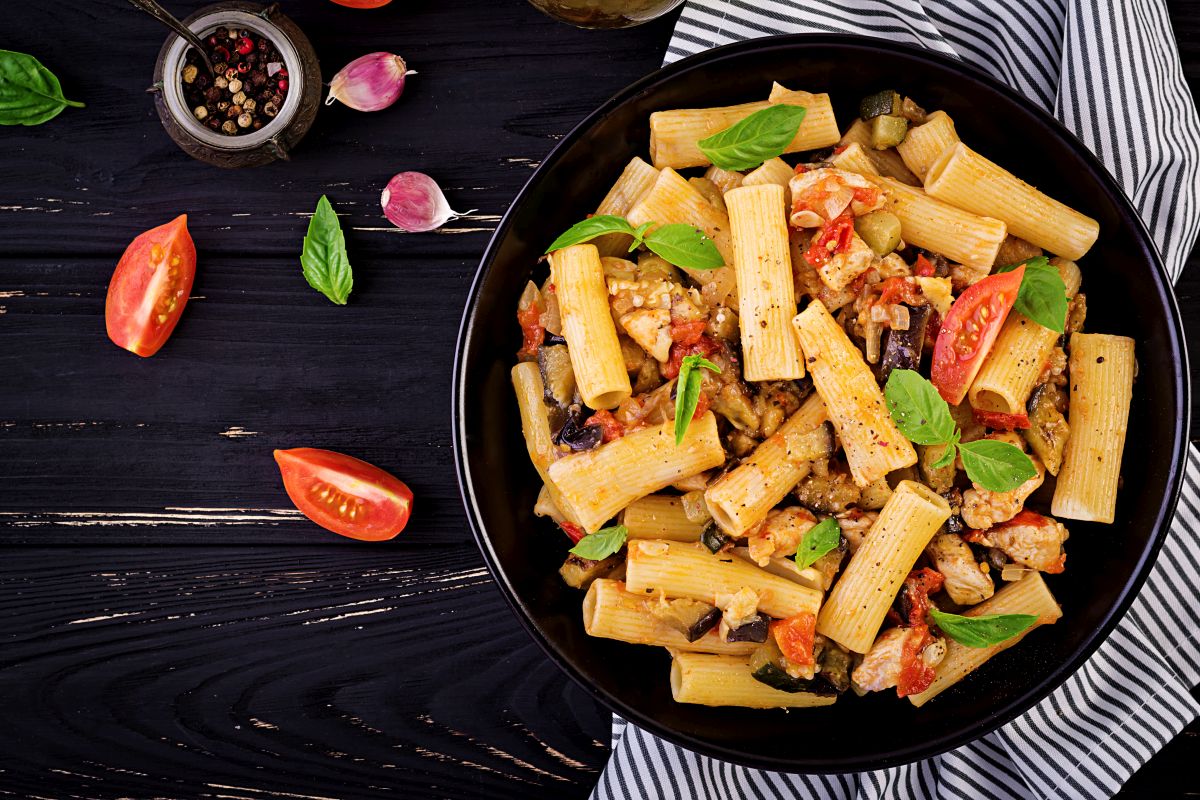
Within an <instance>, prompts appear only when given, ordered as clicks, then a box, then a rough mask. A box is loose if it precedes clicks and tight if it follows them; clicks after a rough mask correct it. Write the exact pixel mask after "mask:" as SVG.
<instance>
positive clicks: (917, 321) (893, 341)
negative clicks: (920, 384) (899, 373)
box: [879, 304, 929, 383]
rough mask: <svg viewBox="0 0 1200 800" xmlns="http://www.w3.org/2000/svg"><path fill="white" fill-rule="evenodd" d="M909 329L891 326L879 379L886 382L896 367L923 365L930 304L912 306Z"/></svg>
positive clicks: (910, 308) (904, 367)
mask: <svg viewBox="0 0 1200 800" xmlns="http://www.w3.org/2000/svg"><path fill="white" fill-rule="evenodd" d="M904 307H905V308H907V309H908V329H907V330H903V331H898V330H895V329H894V328H889V329H888V332H887V338H886V339H885V340H884V345H883V358H882V359H881V360H880V362H879V381H880V382H881V383H886V382H887V379H888V376H889V375H891V374H892V370H894V369H914V370H915V369H917V368H919V367H920V366H921V351H922V350H923V349H924V347H925V325H926V324H927V323H928V322H929V306H910V305H907V304H906V305H905V306H904Z"/></svg>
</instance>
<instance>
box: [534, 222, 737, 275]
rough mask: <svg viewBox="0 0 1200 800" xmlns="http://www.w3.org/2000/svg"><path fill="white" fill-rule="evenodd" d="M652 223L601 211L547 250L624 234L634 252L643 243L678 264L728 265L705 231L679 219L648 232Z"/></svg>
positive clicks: (712, 267) (559, 238) (575, 227)
mask: <svg viewBox="0 0 1200 800" xmlns="http://www.w3.org/2000/svg"><path fill="white" fill-rule="evenodd" d="M653 225H654V223H653V222H645V223H643V224H641V225H639V226H638V227H636V228H635V227H633V225H631V224H629V220H627V219H625V218H624V217H618V216H616V215H615V214H599V215H597V216H594V217H588V218H587V219H585V220H583V221H582V222H576V223H575V224H574V225H572V226H571V227H570V228H568V229H567V230H566V232H564V233H563V234H562V235H561V236H559V237H558V238H557V239H555V240H554V241H553V242H551V244H550V246H549V247H547V248H546V252H547V253H550V252H553V251H555V250H561V249H562V248H564V247H570V246H571V245H574V244H583V243H584V242H589V241H591V240H592V239H595V238H596V237H597V236H604V235H606V234H609V233H624V234H627V235H629V236H632V237H633V244H631V245H630V246H629V252H631V253H632V252H633V251H634V250H636V249H638V247H640V246H641V245H643V244H644V245H646V247H647V248H649V249H650V252H651V253H654V254H655V255H657V256H660V257H661V258H663V259H664V260H666V261H668V262H670V263H672V264H674V265H675V266H677V267H684V268H685V269H716V268H717V267H723V266H725V259H723V258H721V253H720V252H718V250H717V246H716V245H715V244H713V240H712V239H710V238H708V236H707V235H705V233H704V232H703V231H701V230H697V229H696V228H693V227H692V226H691V225H685V224H683V223H681V222H677V223H674V224H671V225H660V226H659V227H658V228H655V229H654V230H653V231H651V232H650V233H647V231H649V230H650V228H651V226H653Z"/></svg>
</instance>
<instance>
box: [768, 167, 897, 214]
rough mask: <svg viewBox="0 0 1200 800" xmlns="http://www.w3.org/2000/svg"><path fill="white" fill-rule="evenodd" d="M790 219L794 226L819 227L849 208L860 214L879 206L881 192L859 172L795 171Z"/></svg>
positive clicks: (828, 168) (833, 170)
mask: <svg viewBox="0 0 1200 800" xmlns="http://www.w3.org/2000/svg"><path fill="white" fill-rule="evenodd" d="M788 187H789V188H790V189H791V191H792V213H791V220H790V221H791V223H792V225H793V226H794V227H797V228H819V227H820V226H822V225H824V224H825V223H826V222H828V221H830V220H831V219H834V218H835V217H838V216H840V215H841V214H842V212H844V211H845V210H846V208H847V207H849V208H850V211H851V213H853V214H854V215H855V216H861V215H862V214H866V213H868V212H870V211H874V210H876V209H877V208H880V207H882V206H883V201H884V193H883V192H882V191H881V190H880V189H878V188H876V186H875V185H874V184H873V183H871V182H870V181H868V180H867V179H866V178H864V177H863V176H861V175H858V174H856V173H853V172H846V171H845V170H840V169H833V168H830V167H822V168H820V169H812V170H808V171H806V172H801V173H799V174H797V175H795V176H794V177H793V178H792V179H791V181H790V182H789V184H788Z"/></svg>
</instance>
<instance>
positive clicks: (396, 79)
mask: <svg viewBox="0 0 1200 800" xmlns="http://www.w3.org/2000/svg"><path fill="white" fill-rule="evenodd" d="M416 74H417V73H416V72H414V71H413V70H410V69H408V67H407V66H405V64H404V59H403V58H401V57H400V56H398V55H395V54H394V53H368V54H367V55H365V56H361V57H359V58H356V59H354V60H353V61H351V62H350V63H349V64H347V65H346V66H344V67H342V69H341V71H340V72H338V74H337V75H334V76H333V80H332V81H330V82H329V96H328V97H326V98H325V105H331V104H332V103H333V101H334V100H340V101H341V102H342V103H345V104H346V105H348V106H350V108H353V109H355V110H357V111H380V110H382V109H385V108H387V107H388V106H390V105H391V104H392V103H394V102H396V101H397V100H399V99H400V95H401V94H403V93H404V79H405V78H406V77H407V76H409V75H416Z"/></svg>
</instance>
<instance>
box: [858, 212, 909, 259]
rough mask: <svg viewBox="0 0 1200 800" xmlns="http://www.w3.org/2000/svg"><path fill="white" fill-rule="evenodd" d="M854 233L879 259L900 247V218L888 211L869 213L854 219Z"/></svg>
mask: <svg viewBox="0 0 1200 800" xmlns="http://www.w3.org/2000/svg"><path fill="white" fill-rule="evenodd" d="M854 232H855V233H857V234H858V235H859V237H860V238H862V240H863V241H864V242H866V243H867V247H869V248H871V251H872V252H873V253H875V255H877V256H879V257H880V258H882V257H883V256H886V255H887V254H888V253H890V252H892V251H893V250H895V249H896V248H897V247H899V246H900V218H899V217H897V216H896V215H895V214H893V213H892V212H890V211H883V210H879V211H871V212H870V213H867V214H863V215H862V216H861V217H856V218H855V220H854Z"/></svg>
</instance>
